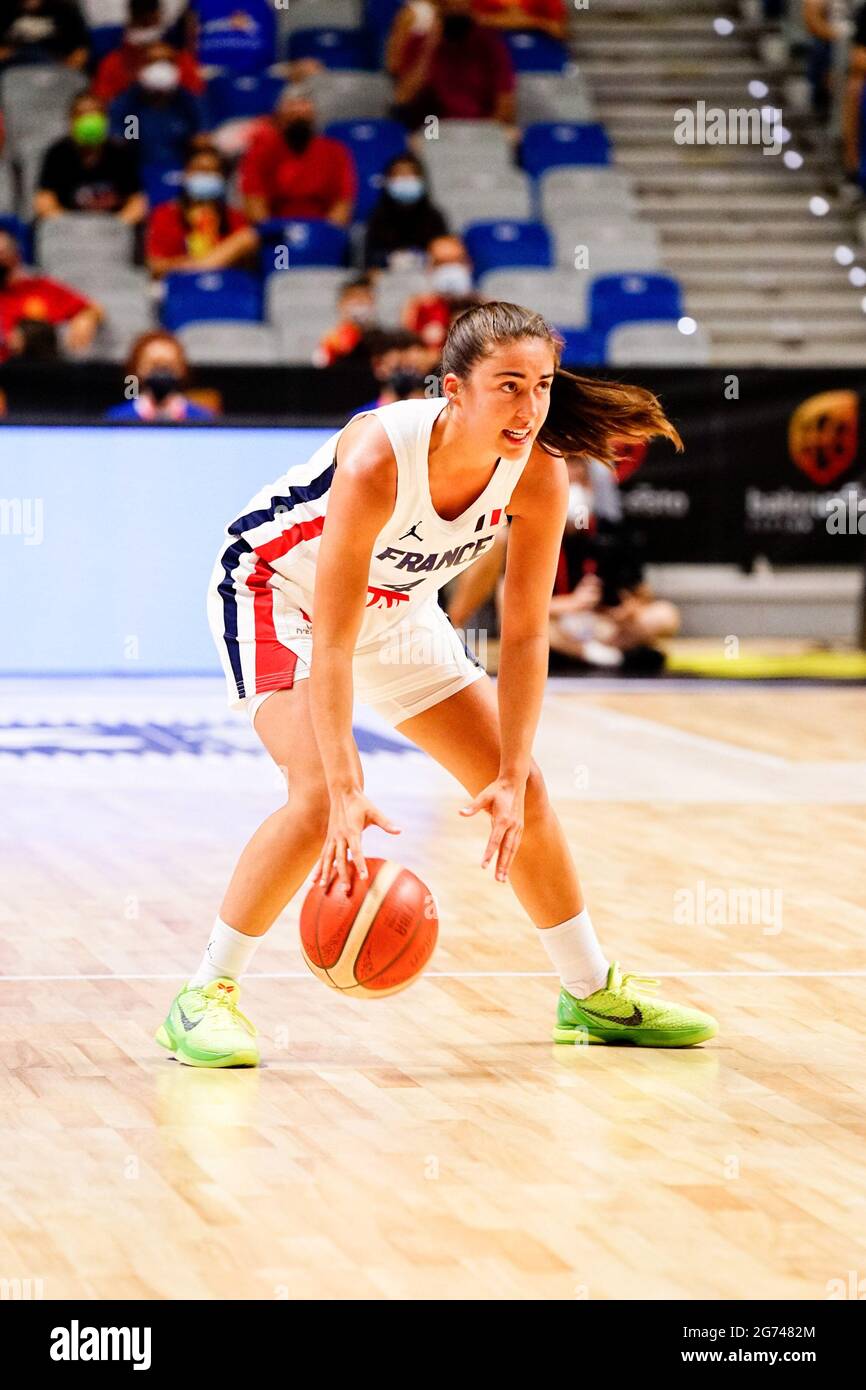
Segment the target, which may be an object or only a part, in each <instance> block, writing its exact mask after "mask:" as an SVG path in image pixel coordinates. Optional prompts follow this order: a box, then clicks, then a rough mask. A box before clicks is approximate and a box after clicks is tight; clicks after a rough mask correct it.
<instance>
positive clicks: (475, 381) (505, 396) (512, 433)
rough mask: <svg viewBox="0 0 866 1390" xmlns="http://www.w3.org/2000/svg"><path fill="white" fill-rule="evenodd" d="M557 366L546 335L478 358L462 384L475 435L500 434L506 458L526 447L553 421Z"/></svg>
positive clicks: (497, 436) (498, 442) (499, 449)
mask: <svg viewBox="0 0 866 1390" xmlns="http://www.w3.org/2000/svg"><path fill="white" fill-rule="evenodd" d="M555 366H556V359H555V357H554V353H553V348H552V347H551V345H550V343H548V342H545V341H544V339H543V338H520V339H517V340H516V341H515V342H513V343H506V344H504V345H502V346H500V347H497V348H496V349H495V351H494V352H492V353H491V354H490V356H489V357H485V358H483V359H482V360H481V361H480V362H477V363H476V364H475V366H474V367H473V368H472V372H471V374H470V377H469V380H468V381H466V382H464V383H462V391H463V392H464V393H465V395H464V399H465V405H466V408H467V417H470V416H471V420H472V433H473V434H476V433H477V435H478V437H485V438H487V437H490V438H491V439H492V438H493V436H495V447H496V451H497V453H499V454H504V455H505V457H506V458H507V457H508V456H509V455H512V456H516V455H517V454H520V453H521V452H522V451H523V450H525V449H526V448H527V446H528V445H530V444H531V443H532V441H533V440H534V439H535V437H536V436H537V434H538V432H539V430H540V429H541V427H542V425H543V424H544V422H545V420H546V419H547V412H548V410H549V409H550V387H551V383H552V381H553V373H554V369H555ZM467 423H468V418H467Z"/></svg>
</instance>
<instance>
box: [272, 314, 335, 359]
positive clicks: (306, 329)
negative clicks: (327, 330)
mask: <svg viewBox="0 0 866 1390" xmlns="http://www.w3.org/2000/svg"><path fill="white" fill-rule="evenodd" d="M329 326H330V325H329ZM321 337H322V334H321V333H320V332H319V331H318V329H317V328H316V326H315V325H313V324H309V323H306V322H303V323H295V324H283V325H282V326H281V328H280V354H281V358H282V361H283V362H288V363H296V364H301V363H302V364H303V365H305V366H310V364H311V363H312V361H313V354H314V352H315V351H316V348H317V347H318V346H319V340H320V339H321Z"/></svg>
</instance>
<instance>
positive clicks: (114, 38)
mask: <svg viewBox="0 0 866 1390" xmlns="http://www.w3.org/2000/svg"><path fill="white" fill-rule="evenodd" d="M122 43H123V25H122V24H97V25H96V27H95V28H93V29H91V30H90V56H91V58H92V59H93V61H94V62H95V63H98V62H99V60H100V58H104V57H105V55H106V53H111V52H112V51H113V50H114V49H115V48H119V47H120V45H121V44H122Z"/></svg>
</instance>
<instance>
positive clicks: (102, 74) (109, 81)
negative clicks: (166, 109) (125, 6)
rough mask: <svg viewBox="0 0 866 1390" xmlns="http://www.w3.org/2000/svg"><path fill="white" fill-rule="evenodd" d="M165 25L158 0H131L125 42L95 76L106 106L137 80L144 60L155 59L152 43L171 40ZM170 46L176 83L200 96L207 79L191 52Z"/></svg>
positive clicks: (96, 91)
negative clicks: (202, 75) (151, 57)
mask: <svg viewBox="0 0 866 1390" xmlns="http://www.w3.org/2000/svg"><path fill="white" fill-rule="evenodd" d="M165 29H166V25H165V23H164V21H163V16H162V11H161V9H160V4H159V0H130V5H129V17H128V20H127V24H126V28H125V30H124V33H123V43H122V44H121V45H120V47H119V48H115V49H114V51H113V52H112V53H106V55H105V57H104V58H103V59H102V62H101V63H100V64H99V67H98V68H97V70H96V76H95V77H94V79H93V84H92V90H93V92H94V95H96V96H98V97H100V98H101V99H102V100H103V101H104V102H105V104H106V106H108V105H110V104H111V102H113V101H114V99H115V97H119V96H120V94H121V92H125V91H127V90H128V89H129V88H130V87H131V86H132V85H133V83H134V82H136V81H137V80H138V76H139V74H140V72H141V69H142V68H143V67H144V65H145V63H147V62H149V61H152V60H151V59H150V58H149V57H148V52H149V50H150V49H151V47H152V45H153V44H155V43H157V42H159V41H160V40H162V41H163V42H168V40H167V39H166V37H165ZM169 47H171V48H172V54H171V60H172V62H174V64H175V65H176V67H177V74H178V77H177V84H176V85H178V86H180V87H183V88H184V89H185V90H186V91H188V92H192V94H193V95H194V96H200V95H201V93H202V92H203V91H204V82H203V81H202V78H201V74H200V73H199V70H198V65H197V64H196V61H195V59H194V58H193V56H192V54H191V53H189V52H188V51H187V50H186V49H183V48H180V49H178V48H174V47H173V45H171V44H169Z"/></svg>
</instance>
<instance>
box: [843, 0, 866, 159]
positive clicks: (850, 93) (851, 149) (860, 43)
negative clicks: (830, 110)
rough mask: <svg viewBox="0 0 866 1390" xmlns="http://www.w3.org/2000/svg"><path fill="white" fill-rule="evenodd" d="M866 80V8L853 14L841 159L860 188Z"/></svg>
mask: <svg viewBox="0 0 866 1390" xmlns="http://www.w3.org/2000/svg"><path fill="white" fill-rule="evenodd" d="M864 79H866V4H863V5H860V6H858V8H857V10H856V12H855V14H854V32H853V34H852V35H851V47H850V50H849V53H848V77H847V81H846V84H845V94H844V100H843V104H842V157H843V162H844V166H845V176H846V178H848V179H849V180H850V181H851V182H852V183H856V184H857V185H858V186H860V185H861V184H862V179H861V175H860V168H861V164H862V162H863V161H862V157H861V149H860V128H861V112H862V108H863V87H864Z"/></svg>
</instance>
